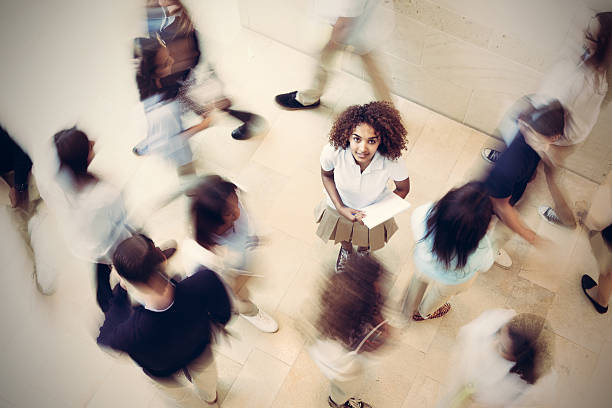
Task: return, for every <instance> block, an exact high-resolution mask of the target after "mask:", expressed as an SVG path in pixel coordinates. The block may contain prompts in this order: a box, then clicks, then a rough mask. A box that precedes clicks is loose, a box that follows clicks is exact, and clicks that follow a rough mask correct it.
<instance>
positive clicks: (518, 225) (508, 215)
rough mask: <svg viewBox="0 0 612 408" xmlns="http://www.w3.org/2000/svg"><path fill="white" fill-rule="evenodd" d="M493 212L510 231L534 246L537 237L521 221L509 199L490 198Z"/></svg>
mask: <svg viewBox="0 0 612 408" xmlns="http://www.w3.org/2000/svg"><path fill="white" fill-rule="evenodd" d="M491 201H492V203H493V211H494V212H495V214H496V215H497V216H498V217H499V218H500V219H501V221H502V222H503V223H504V224H506V225H507V226H508V228H510V229H511V230H512V231H514V232H516V233H517V234H519V235H520V236H521V237H523V238H524V239H525V240H526V241H527V242H529V243H530V244H535V243H536V240H537V238H538V236H537V235H536V233H535V232H534V231H533V230H532V229H531V228H529V227H528V226H527V225H526V224H525V223H524V222H523V220H522V218H521V216H520V214H519V213H518V211H517V210H516V209H515V208H514V207H513V206H511V205H510V197H505V198H494V197H491Z"/></svg>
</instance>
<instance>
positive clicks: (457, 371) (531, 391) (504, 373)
mask: <svg viewBox="0 0 612 408" xmlns="http://www.w3.org/2000/svg"><path fill="white" fill-rule="evenodd" d="M515 315H516V312H515V311H514V310H511V309H495V310H489V311H486V312H484V313H483V314H482V315H480V316H479V317H478V318H477V319H475V320H473V321H472V322H470V323H468V324H467V325H465V326H463V327H462V328H461V329H460V330H459V334H458V335H457V346H456V350H455V360H454V361H452V363H451V364H450V365H449V367H451V373H450V375H449V381H448V382H447V384H448V385H449V386H450V387H449V388H450V389H451V390H452V391H451V393H454V392H456V391H457V390H458V389H460V388H461V386H463V385H466V384H472V385H473V386H474V391H475V393H474V395H473V397H472V398H473V400H474V402H476V403H478V404H481V405H482V406H486V407H531V406H538V407H539V406H549V405H547V404H542V402H543V401H544V400H546V399H547V398H550V397H552V396H554V392H555V390H554V385H555V382H556V373H555V372H554V370H553V371H551V372H550V373H549V374H547V375H545V376H543V377H542V378H540V379H538V380H537V382H536V383H535V384H533V385H531V384H528V383H527V382H525V381H524V380H523V379H521V378H520V377H519V375H518V374H515V373H510V369H511V368H512V367H513V366H514V362H512V361H508V360H506V359H504V358H503V357H502V356H501V355H500V354H499V351H498V346H497V340H496V337H497V331H498V330H499V329H500V328H501V327H502V326H504V325H505V324H506V323H508V322H509V321H510V319H512V318H513V317H514V316H515Z"/></svg>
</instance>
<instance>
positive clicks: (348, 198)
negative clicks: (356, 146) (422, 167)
mask: <svg viewBox="0 0 612 408" xmlns="http://www.w3.org/2000/svg"><path fill="white" fill-rule="evenodd" d="M320 162H321V168H322V169H323V170H324V171H331V170H333V171H334V182H335V183H336V189H337V190H338V194H340V199H341V200H342V202H343V203H344V205H346V206H347V207H350V208H354V209H356V210H360V209H362V208H364V207H367V206H368V205H371V204H374V203H376V202H378V201H380V200H382V199H383V198H384V197H385V196H387V195H388V194H392V193H393V192H392V191H391V190H390V189H389V188H388V187H387V182H388V181H389V180H393V181H403V180H406V179H407V178H408V169H407V168H406V166H405V164H404V162H403V161H402V160H401V158H400V159H398V160H390V159H387V158H386V157H384V156H382V155H381V154H380V153H378V152H376V153H375V154H374V157H373V158H372V161H371V162H370V164H369V165H368V167H366V169H365V170H364V171H363V173H362V172H361V169H360V167H359V165H358V164H357V163H356V162H355V158H354V157H353V154H352V153H351V150H350V149H349V148H346V149H338V150H336V149H334V147H333V146H332V145H330V144H327V145H325V146H324V147H323V151H322V152H321V157H320ZM323 190H325V188H324V189H323ZM325 194H326V195H327V204H328V205H329V206H330V207H331V208H334V204H333V202H332V201H331V198H330V197H329V195H328V194H327V191H325Z"/></svg>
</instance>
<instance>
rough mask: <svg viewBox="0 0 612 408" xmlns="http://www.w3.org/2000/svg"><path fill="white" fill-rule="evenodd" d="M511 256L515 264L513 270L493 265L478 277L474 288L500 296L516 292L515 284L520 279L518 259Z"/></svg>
mask: <svg viewBox="0 0 612 408" xmlns="http://www.w3.org/2000/svg"><path fill="white" fill-rule="evenodd" d="M506 247H507V246H506ZM506 247H504V248H506ZM510 256H511V257H512V259H513V262H514V263H513V265H512V268H511V269H504V268H501V267H499V266H497V265H496V264H493V266H492V267H491V269H489V270H488V271H487V272H482V273H480V274H479V275H478V277H477V278H476V281H475V282H474V286H476V287H481V288H483V289H486V290H489V291H492V292H495V293H496V294H498V295H500V296H510V295H511V294H512V291H513V290H514V284H515V282H516V281H518V280H519V279H520V278H519V276H518V274H519V269H518V268H517V267H515V264H516V258H514V256H512V254H511V255H510Z"/></svg>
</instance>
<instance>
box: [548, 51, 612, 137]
mask: <svg viewBox="0 0 612 408" xmlns="http://www.w3.org/2000/svg"><path fill="white" fill-rule="evenodd" d="M597 75H598V74H596V73H595V72H594V71H593V70H592V69H589V68H588V67H587V66H585V65H584V63H580V64H578V65H576V64H575V63H574V62H572V61H570V60H562V61H560V62H559V63H557V64H556V65H555V66H554V67H553V69H552V71H551V72H550V73H549V74H548V75H546V76H545V77H544V80H543V82H542V84H541V85H540V89H539V90H538V92H537V93H538V94H542V95H547V96H550V97H553V98H557V99H558V100H559V102H561V104H562V105H563V107H564V108H565V109H566V110H567V111H568V112H569V115H568V116H567V117H566V120H565V129H564V137H563V138H561V139H559V140H558V141H557V142H555V144H556V145H559V146H569V145H573V144H576V143H580V142H582V141H584V140H585V139H586V138H587V136H588V135H589V133H591V130H592V129H593V126H595V123H597V118H598V117H599V112H600V110H601V103H602V102H603V100H604V97H605V96H606V93H607V92H608V82H607V81H606V77H605V75H603V76H599V78H597Z"/></svg>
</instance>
